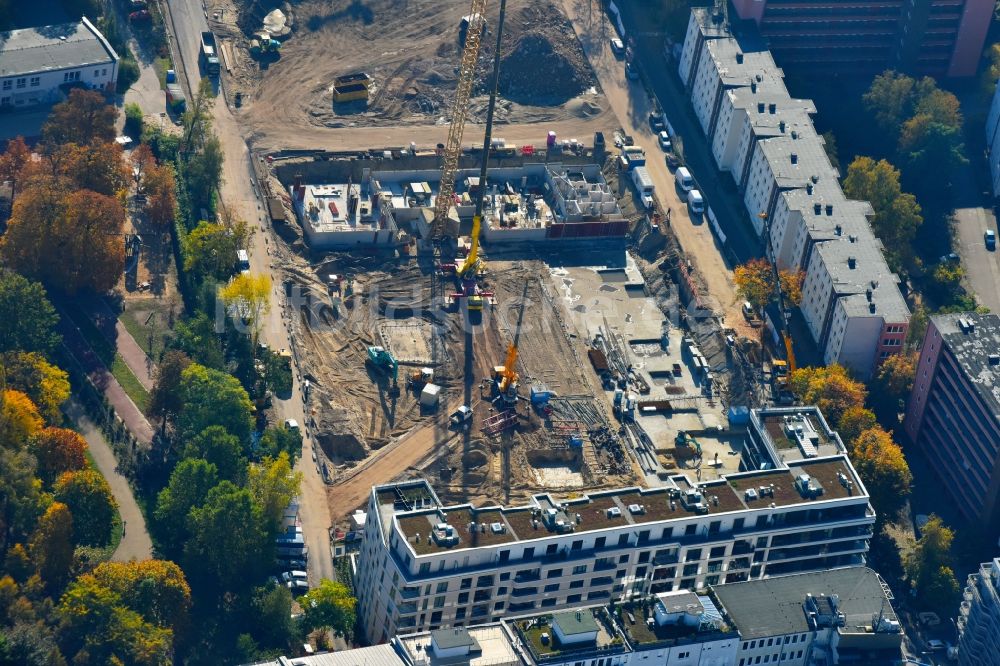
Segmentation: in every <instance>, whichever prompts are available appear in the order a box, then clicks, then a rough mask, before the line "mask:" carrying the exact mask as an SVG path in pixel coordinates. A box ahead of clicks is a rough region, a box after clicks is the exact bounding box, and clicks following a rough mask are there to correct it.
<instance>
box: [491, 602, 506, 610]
mask: <svg viewBox="0 0 1000 666" xmlns="http://www.w3.org/2000/svg"><path fill="white" fill-rule="evenodd" d="M503 607H504V602H502V601H498V602H496V603H495V604H494V605H493V610H494V611H499V610H503Z"/></svg>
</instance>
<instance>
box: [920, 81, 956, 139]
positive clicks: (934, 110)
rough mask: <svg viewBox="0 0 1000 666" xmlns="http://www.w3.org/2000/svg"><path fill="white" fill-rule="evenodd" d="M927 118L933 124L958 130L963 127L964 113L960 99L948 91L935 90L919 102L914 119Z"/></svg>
mask: <svg viewBox="0 0 1000 666" xmlns="http://www.w3.org/2000/svg"><path fill="white" fill-rule="evenodd" d="M920 116H927V117H928V118H929V119H930V120H931V122H933V123H937V124H939V125H944V126H945V127H950V128H954V129H958V128H960V127H961V126H962V112H961V110H960V108H959V102H958V98H957V97H955V95H954V94H952V93H950V92H948V91H947V90H941V89H939V88H938V87H937V84H934V86H933V88H931V89H929V90H927V91H926V93H925V94H924V95H923V96H922V97H921V98H920V99H918V100H917V102H916V105H915V107H914V114H913V117H914V118H917V117H920Z"/></svg>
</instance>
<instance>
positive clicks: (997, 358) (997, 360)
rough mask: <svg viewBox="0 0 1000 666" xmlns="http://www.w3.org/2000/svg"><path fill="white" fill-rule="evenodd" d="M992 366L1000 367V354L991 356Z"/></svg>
mask: <svg viewBox="0 0 1000 666" xmlns="http://www.w3.org/2000/svg"><path fill="white" fill-rule="evenodd" d="M989 359H990V365H1000V354H990V356H989Z"/></svg>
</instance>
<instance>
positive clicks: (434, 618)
mask: <svg viewBox="0 0 1000 666" xmlns="http://www.w3.org/2000/svg"><path fill="white" fill-rule="evenodd" d="M440 623H441V611H437V612H435V613H431V624H440Z"/></svg>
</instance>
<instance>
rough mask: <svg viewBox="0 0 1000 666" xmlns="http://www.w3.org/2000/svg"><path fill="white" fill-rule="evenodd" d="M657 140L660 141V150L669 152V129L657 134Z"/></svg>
mask: <svg viewBox="0 0 1000 666" xmlns="http://www.w3.org/2000/svg"><path fill="white" fill-rule="evenodd" d="M657 140H658V141H659V143H660V150H662V151H663V152H668V151H669V150H670V135H669V134H667V130H663V131H662V132H660V133H659V134H658V135H657Z"/></svg>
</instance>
